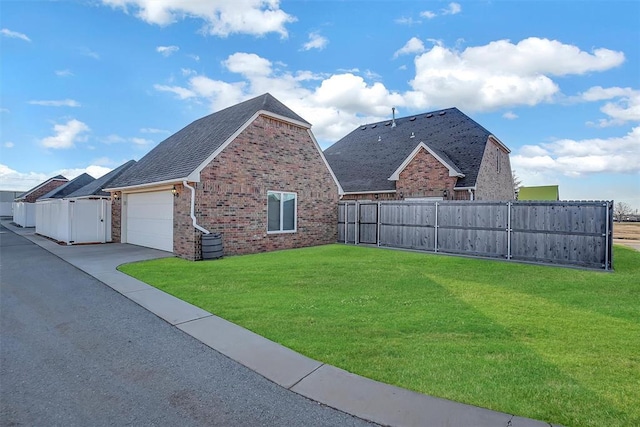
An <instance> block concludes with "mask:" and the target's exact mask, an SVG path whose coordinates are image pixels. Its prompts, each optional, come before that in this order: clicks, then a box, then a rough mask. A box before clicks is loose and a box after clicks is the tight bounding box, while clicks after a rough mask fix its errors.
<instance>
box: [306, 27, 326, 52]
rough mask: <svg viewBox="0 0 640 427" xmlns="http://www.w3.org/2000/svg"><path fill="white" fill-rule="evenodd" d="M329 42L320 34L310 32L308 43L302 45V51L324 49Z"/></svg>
mask: <svg viewBox="0 0 640 427" xmlns="http://www.w3.org/2000/svg"><path fill="white" fill-rule="evenodd" d="M328 43H329V40H328V39H327V38H326V37H323V36H321V35H320V33H318V32H317V31H316V32H312V33H309V41H308V42H306V43H305V44H303V45H302V50H311V49H318V50H322V49H324V48H325V47H326V46H327V44H328Z"/></svg>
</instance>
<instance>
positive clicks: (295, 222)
mask: <svg viewBox="0 0 640 427" xmlns="http://www.w3.org/2000/svg"><path fill="white" fill-rule="evenodd" d="M270 194H280V230H269V195H270ZM285 194H289V195H293V197H294V199H293V202H294V203H293V230H283V229H282V223H283V220H284V209H283V206H282V204H283V202H284V197H283V196H284V195H285ZM296 232H298V193H293V192H290V191H267V234H291V233H296Z"/></svg>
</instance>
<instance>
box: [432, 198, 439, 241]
mask: <svg viewBox="0 0 640 427" xmlns="http://www.w3.org/2000/svg"><path fill="white" fill-rule="evenodd" d="M438 227H439V225H438V202H436V224H435V226H434V227H433V229H434V232H433V235H434V236H435V237H434V239H435V241H434V242H433V251H434V252H438Z"/></svg>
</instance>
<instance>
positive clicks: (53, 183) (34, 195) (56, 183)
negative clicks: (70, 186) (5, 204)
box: [22, 180, 69, 203]
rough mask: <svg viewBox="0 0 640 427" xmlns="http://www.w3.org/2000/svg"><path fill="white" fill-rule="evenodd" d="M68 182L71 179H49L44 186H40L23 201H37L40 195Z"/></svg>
mask: <svg viewBox="0 0 640 427" xmlns="http://www.w3.org/2000/svg"><path fill="white" fill-rule="evenodd" d="M67 182H69V181H59V180H53V181H49V182H47V183H46V184H45V185H43V186H42V187H40V188H38V189H37V190H35V191H34V192H33V193H31V194H29V195H28V196H27V197H25V198H24V199H23V200H22V201H23V202H27V203H35V202H36V200H37V199H38V198H39V197H42V196H44V195H45V194H47V193H48V192H49V191H51V190H53V189H56V188H58V187H60V186H61V185H64V184H66V183H67Z"/></svg>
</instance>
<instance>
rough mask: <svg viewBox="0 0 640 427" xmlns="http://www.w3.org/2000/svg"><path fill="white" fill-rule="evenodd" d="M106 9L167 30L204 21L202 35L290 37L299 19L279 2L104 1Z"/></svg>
mask: <svg viewBox="0 0 640 427" xmlns="http://www.w3.org/2000/svg"><path fill="white" fill-rule="evenodd" d="M102 2H103V3H104V4H106V5H109V6H111V7H114V8H119V9H122V10H124V11H125V13H129V12H130V11H132V12H133V13H135V15H136V16H137V17H138V18H140V19H142V20H143V21H145V22H147V23H149V24H156V25H161V26H166V25H170V24H173V23H174V22H177V21H179V20H181V19H184V18H186V17H189V18H196V19H200V20H202V21H204V25H203V27H202V31H203V32H204V33H207V34H211V35H215V36H221V37H226V36H228V35H230V34H251V35H255V36H263V35H266V34H269V33H277V34H280V36H282V37H287V35H288V33H287V29H286V27H285V26H286V24H288V23H291V22H294V21H295V20H296V18H295V17H294V16H292V15H289V14H288V13H286V12H284V11H283V10H282V9H280V2H279V0H242V1H239V0H208V1H201V0H163V1H158V0H102Z"/></svg>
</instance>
